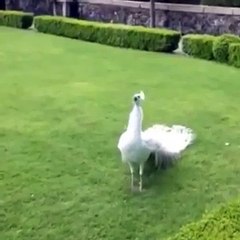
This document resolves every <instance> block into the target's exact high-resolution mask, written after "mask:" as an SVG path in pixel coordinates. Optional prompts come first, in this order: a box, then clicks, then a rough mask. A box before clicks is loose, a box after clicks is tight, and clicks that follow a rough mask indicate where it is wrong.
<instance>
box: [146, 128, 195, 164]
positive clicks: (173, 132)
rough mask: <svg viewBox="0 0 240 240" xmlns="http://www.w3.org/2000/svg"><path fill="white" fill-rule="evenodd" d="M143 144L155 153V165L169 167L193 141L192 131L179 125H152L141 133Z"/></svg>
mask: <svg viewBox="0 0 240 240" xmlns="http://www.w3.org/2000/svg"><path fill="white" fill-rule="evenodd" d="M142 138H143V140H144V142H145V144H146V145H147V146H148V147H149V149H151V151H152V152H153V153H155V157H156V158H157V161H156V160H155V162H156V164H158V165H162V164H163V165H169V164H171V163H172V162H173V160H174V161H175V160H176V159H178V157H179V155H180V154H181V152H183V151H184V150H185V149H186V148H187V147H188V146H189V145H190V144H192V143H193V141H194V140H195V134H194V133H193V131H192V129H190V128H187V127H185V126H181V125H173V126H171V127H168V126H166V125H159V124H156V125H153V126H152V127H150V128H148V129H147V130H145V131H144V132H143V133H142Z"/></svg>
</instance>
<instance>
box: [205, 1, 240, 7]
mask: <svg viewBox="0 0 240 240" xmlns="http://www.w3.org/2000/svg"><path fill="white" fill-rule="evenodd" d="M201 4H203V5H213V6H224V7H240V0H201Z"/></svg>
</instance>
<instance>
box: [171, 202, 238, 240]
mask: <svg viewBox="0 0 240 240" xmlns="http://www.w3.org/2000/svg"><path fill="white" fill-rule="evenodd" d="M239 223H240V201H236V202H232V203H230V204H228V205H226V206H222V207H221V208H219V209H218V210H216V211H214V212H211V213H208V214H205V215H204V216H203V218H202V219H201V220H200V221H198V222H195V223H191V224H188V225H186V226H184V227H183V228H182V229H180V231H179V233H178V234H176V235H175V236H174V237H172V238H170V239H169V240H217V239H218V240H227V239H232V240H239V239H240V224H239Z"/></svg>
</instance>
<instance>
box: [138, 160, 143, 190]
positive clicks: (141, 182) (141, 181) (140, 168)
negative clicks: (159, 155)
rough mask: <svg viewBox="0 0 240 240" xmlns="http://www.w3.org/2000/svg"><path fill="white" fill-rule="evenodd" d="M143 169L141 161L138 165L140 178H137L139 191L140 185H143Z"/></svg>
mask: <svg viewBox="0 0 240 240" xmlns="http://www.w3.org/2000/svg"><path fill="white" fill-rule="evenodd" d="M143 169H144V163H141V164H140V166H139V176H140V180H139V191H140V192H142V190H143V189H142V185H143V179H142V178H143Z"/></svg>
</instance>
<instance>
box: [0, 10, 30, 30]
mask: <svg viewBox="0 0 240 240" xmlns="http://www.w3.org/2000/svg"><path fill="white" fill-rule="evenodd" d="M32 23H33V14H32V13H24V12H18V11H0V26H1V25H2V26H8V27H15V28H23V29H27V28H29V27H30V26H31V25H32Z"/></svg>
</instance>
